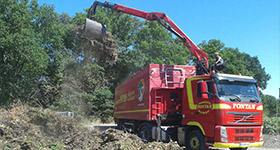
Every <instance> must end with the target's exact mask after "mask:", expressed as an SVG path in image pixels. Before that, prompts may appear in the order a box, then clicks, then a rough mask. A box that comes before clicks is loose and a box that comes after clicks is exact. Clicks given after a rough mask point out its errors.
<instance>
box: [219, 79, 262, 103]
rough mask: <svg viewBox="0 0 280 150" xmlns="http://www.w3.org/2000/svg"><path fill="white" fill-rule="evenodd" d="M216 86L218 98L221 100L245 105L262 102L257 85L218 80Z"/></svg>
mask: <svg viewBox="0 0 280 150" xmlns="http://www.w3.org/2000/svg"><path fill="white" fill-rule="evenodd" d="M215 85H216V89H217V93H218V96H219V98H220V99H221V100H224V101H229V102H243V103H259V102H261V99H260V97H259V94H258V90H257V88H256V85H255V83H252V82H241V81H234V82H232V81H228V80H216V81H215Z"/></svg>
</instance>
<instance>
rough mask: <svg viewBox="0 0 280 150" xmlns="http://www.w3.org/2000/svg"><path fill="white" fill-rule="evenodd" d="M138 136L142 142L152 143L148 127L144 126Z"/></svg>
mask: <svg viewBox="0 0 280 150" xmlns="http://www.w3.org/2000/svg"><path fill="white" fill-rule="evenodd" d="M138 136H139V137H140V138H141V139H143V140H144V141H147V142H151V141H152V129H151V127H150V126H149V125H147V124H145V125H143V126H142V127H141V129H140V131H139V133H138Z"/></svg>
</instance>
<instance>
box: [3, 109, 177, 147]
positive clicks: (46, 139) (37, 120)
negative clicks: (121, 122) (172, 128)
mask: <svg viewBox="0 0 280 150" xmlns="http://www.w3.org/2000/svg"><path fill="white" fill-rule="evenodd" d="M0 120H1V121H0V149H23V150H33V149H34V150H37V149H59V150H61V149H62V150H63V149H65V150H70V149H71V150H72V149H77V150H81V149H88V150H120V149H121V150H134V149H135V150H157V149H158V150H176V149H177V150H179V149H182V148H180V147H179V146H178V145H177V144H176V143H174V142H170V143H161V142H151V143H145V142H143V141H142V140H141V139H140V138H139V137H138V136H136V135H134V134H130V133H125V132H123V131H119V130H116V129H108V130H105V131H103V132H100V131H99V130H97V129H94V130H89V129H88V128H86V127H84V126H82V125H81V124H79V122H77V120H75V119H73V118H70V117H65V116H60V115H57V114H55V113H54V112H52V111H51V110H48V109H45V110H44V109H38V108H33V107H30V106H17V107H13V108H10V109H1V110H0Z"/></svg>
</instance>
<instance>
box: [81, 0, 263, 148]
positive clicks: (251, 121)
mask: <svg viewBox="0 0 280 150" xmlns="http://www.w3.org/2000/svg"><path fill="white" fill-rule="evenodd" d="M97 5H100V6H103V7H107V8H111V9H113V10H115V11H119V12H123V13H127V14H131V15H134V16H138V17H141V18H145V19H147V20H150V21H158V22H159V23H160V24H161V25H163V26H164V27H165V28H166V29H167V30H169V31H170V32H172V33H174V34H175V35H176V36H177V37H179V38H180V39H181V41H182V42H183V43H184V45H185V46H186V47H187V48H188V49H189V50H190V51H191V52H192V53H193V54H194V55H195V56H196V57H197V59H198V62H197V64H196V67H195V66H179V65H158V64H151V65H149V66H147V67H146V68H144V69H143V70H141V71H140V72H138V73H137V74H135V75H134V76H133V77H131V78H130V79H128V80H126V81H125V82H124V83H122V84H121V85H119V86H118V87H117V88H116V90H115V105H114V118H115V121H116V123H117V125H118V127H119V128H120V129H124V130H130V131H131V132H134V133H136V134H138V135H139V136H140V137H141V138H143V139H144V140H147V141H152V140H161V141H163V142H168V141H169V140H170V139H172V140H175V141H177V142H178V144H179V145H180V146H186V147H187V149H189V150H201V149H206V148H207V147H217V148H230V149H247V147H254V146H261V145H262V144H263V135H262V130H263V126H262V124H263V117H262V116H263V112H262V110H263V106H262V102H261V99H260V96H259V91H258V87H257V84H256V80H255V79H253V77H248V76H241V75H230V74H219V73H215V72H214V71H211V70H210V69H209V67H208V57H207V55H206V54H205V53H204V52H203V51H201V50H200V49H199V48H198V47H197V46H196V45H195V44H194V43H193V42H192V41H191V40H190V39H189V38H188V37H187V36H186V35H185V34H184V33H183V32H182V31H181V30H180V29H179V27H177V26H176V25H175V24H174V23H173V21H172V20H171V19H170V18H168V17H167V15H166V14H164V13H157V12H152V13H148V12H144V11H140V10H136V9H133V8H129V7H126V6H122V5H119V4H111V3H108V2H105V3H102V2H98V1H96V2H94V4H93V5H92V7H91V8H90V10H89V16H88V17H89V18H90V19H94V17H93V14H94V13H95V9H96V6H97ZM86 28H88V32H91V31H90V30H92V29H94V30H95V31H94V32H95V34H96V33H97V32H99V30H100V33H101V31H104V26H103V25H100V24H99V23H97V22H94V21H92V20H87V22H86ZM89 29H90V30H89ZM85 30H87V29H85Z"/></svg>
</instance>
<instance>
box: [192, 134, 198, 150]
mask: <svg viewBox="0 0 280 150" xmlns="http://www.w3.org/2000/svg"><path fill="white" fill-rule="evenodd" d="M190 145H191V148H192V149H198V148H199V145H200V143H199V139H198V137H197V136H193V137H192V138H191V141H190Z"/></svg>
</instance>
